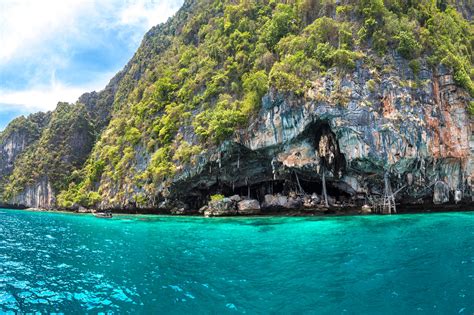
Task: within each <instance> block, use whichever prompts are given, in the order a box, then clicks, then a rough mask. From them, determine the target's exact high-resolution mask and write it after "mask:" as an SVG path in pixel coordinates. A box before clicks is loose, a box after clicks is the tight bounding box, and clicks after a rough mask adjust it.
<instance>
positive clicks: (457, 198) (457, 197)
mask: <svg viewBox="0 0 474 315" xmlns="http://www.w3.org/2000/svg"><path fill="white" fill-rule="evenodd" d="M461 200H462V192H461V191H460V190H456V191H455V192H454V202H455V203H458V202H460V201H461Z"/></svg>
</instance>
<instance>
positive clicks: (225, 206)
mask: <svg viewBox="0 0 474 315" xmlns="http://www.w3.org/2000/svg"><path fill="white" fill-rule="evenodd" d="M235 214H237V203H236V202H235V201H234V200H231V199H230V198H223V199H222V200H214V201H210V202H209V204H208V209H206V210H205V211H204V216H206V217H218V216H227V215H235Z"/></svg>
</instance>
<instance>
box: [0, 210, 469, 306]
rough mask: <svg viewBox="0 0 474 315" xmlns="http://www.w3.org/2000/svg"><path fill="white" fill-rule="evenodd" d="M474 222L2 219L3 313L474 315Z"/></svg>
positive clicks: (9, 215) (435, 217)
mask: <svg viewBox="0 0 474 315" xmlns="http://www.w3.org/2000/svg"><path fill="white" fill-rule="evenodd" d="M473 247H474V213H473V212H464V213H435V214H416V215H393V216H355V217H324V218H321V217H298V218H292V217H259V218H211V219H205V218H198V217H160V216H116V217H114V218H113V219H98V218H94V217H92V216H91V215H73V214H61V213H37V212H27V211H16V210H1V209H0V313H2V312H12V313H13V312H41V313H54V312H56V313H66V314H71V313H74V314H76V313H90V314H97V313H101V312H103V313H120V314H123V313H134V314H168V313H173V314H208V313H211V314H224V313H229V314H232V313H247V314H255V313H258V314H261V313H282V314H288V313H291V314H301V313H313V314H473V313H474V248H473Z"/></svg>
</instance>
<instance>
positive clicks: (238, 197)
mask: <svg viewBox="0 0 474 315" xmlns="http://www.w3.org/2000/svg"><path fill="white" fill-rule="evenodd" d="M229 199H230V200H232V201H235V202H239V201H241V200H242V198H241V197H240V196H239V195H233V196H230V197H229Z"/></svg>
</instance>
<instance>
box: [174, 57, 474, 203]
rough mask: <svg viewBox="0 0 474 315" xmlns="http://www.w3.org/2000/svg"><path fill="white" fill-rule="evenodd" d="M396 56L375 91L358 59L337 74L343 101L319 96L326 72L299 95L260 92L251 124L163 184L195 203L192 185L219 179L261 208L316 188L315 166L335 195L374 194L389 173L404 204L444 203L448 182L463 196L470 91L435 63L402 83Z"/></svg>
mask: <svg viewBox="0 0 474 315" xmlns="http://www.w3.org/2000/svg"><path fill="white" fill-rule="evenodd" d="M394 60H395V61H394V62H396V67H395V68H396V69H397V70H392V72H387V73H385V74H384V75H383V76H382V77H380V78H379V80H380V83H379V84H378V85H377V86H376V89H375V90H373V89H369V88H368V81H369V80H373V78H374V77H373V75H372V74H370V73H369V72H368V71H367V70H366V69H365V68H364V67H363V66H361V67H358V68H357V70H356V71H354V72H353V73H351V74H348V75H347V76H346V77H345V78H343V79H342V81H341V82H339V83H338V84H339V85H340V86H341V90H342V91H345V93H346V94H347V102H346V103H345V104H344V105H343V106H342V105H335V104H333V103H328V102H327V101H325V100H326V99H330V97H331V95H330V94H331V93H333V92H331V91H332V90H331V86H333V85H334V84H335V83H334V81H332V80H331V79H330V75H328V76H327V77H324V78H321V79H320V80H318V81H316V82H314V83H313V89H312V90H311V91H310V92H309V93H308V95H307V98H306V99H299V98H294V97H292V96H289V95H282V94H279V93H273V92H272V93H269V94H267V95H266V96H265V97H264V99H263V109H262V111H261V112H260V115H259V116H258V117H257V118H256V119H255V120H254V122H253V123H252V124H251V127H250V128H249V129H247V130H245V131H244V132H242V133H241V134H239V135H238V136H237V137H236V138H235V139H234V141H231V142H227V143H225V144H224V145H222V146H221V147H220V148H219V149H218V150H216V151H214V153H213V154H212V153H211V154H209V155H207V156H204V157H203V158H202V159H201V163H200V165H198V167H194V168H193V169H184V171H183V172H182V173H181V174H180V176H178V177H176V178H175V181H174V183H173V184H172V186H171V189H170V191H171V192H172V195H173V194H174V195H175V196H176V197H177V198H183V196H184V199H186V197H185V196H186V194H189V195H192V196H194V199H193V200H194V202H195V201H196V200H200V198H205V196H204V195H202V196H201V197H200V196H199V194H200V193H202V192H204V194H205V193H215V191H213V189H215V188H213V187H218V190H219V191H221V192H224V193H225V194H229V195H230V194H232V193H236V192H237V193H241V194H242V195H247V194H249V193H250V195H251V196H252V197H254V198H258V199H259V200H261V201H262V203H263V207H268V208H272V207H281V208H287V209H291V208H296V207H301V206H302V204H308V200H306V201H305V200H302V201H300V200H298V199H292V198H289V197H288V193H289V192H290V191H300V190H303V191H304V192H305V193H307V194H310V195H311V194H313V193H316V194H321V192H322V176H323V173H324V177H325V181H326V184H327V189H328V191H329V195H332V196H334V197H336V199H338V200H340V199H344V198H345V199H347V200H356V199H357V198H358V196H381V195H382V194H383V192H384V180H383V178H384V174H385V173H387V174H388V177H389V182H390V185H391V188H392V191H397V190H399V189H400V192H398V194H397V198H398V199H399V201H400V202H402V203H407V204H409V203H417V202H419V200H420V199H423V198H428V199H430V200H433V201H434V202H435V203H439V202H447V201H449V197H448V199H447V201H446V197H445V196H446V191H448V193H449V192H454V191H456V190H457V191H459V192H460V193H458V195H459V194H460V195H462V198H461V199H462V200H464V201H465V202H468V201H470V200H471V198H472V196H473V191H472V179H473V178H474V177H473V175H474V173H473V170H474V169H473V161H472V154H471V150H473V149H474V145H473V142H472V140H471V125H470V118H469V116H468V113H467V111H466V104H467V102H468V101H469V99H470V98H469V96H468V95H467V93H466V92H465V91H464V90H462V89H460V88H458V87H456V85H454V82H453V77H452V75H451V74H450V73H448V72H446V71H445V70H444V69H443V68H440V69H439V71H438V72H437V73H434V72H431V71H429V70H427V69H423V71H421V74H420V76H421V79H422V80H423V82H425V83H424V84H423V85H422V86H419V87H417V88H413V87H410V86H402V85H401V84H400V82H402V81H403V80H407V79H409V78H410V76H411V75H412V74H410V73H411V72H410V71H411V70H410V69H409V67H408V66H407V64H406V62H404V61H402V60H399V59H396V58H395V59H394ZM323 96H325V97H323ZM320 99H323V101H320ZM439 181H442V182H444V183H445V186H444V188H443V189H445V190H446V191H444V192H443V193H442V194H440V195H439V196H436V197H434V198H433V191H432V189H430V188H429V187H432V186H433V184H434V183H436V182H439ZM216 185H217V186H216ZM272 192H273V193H272ZM435 194H436V193H435ZM443 196H444V197H443ZM196 197H197V198H196ZM329 199H330V203H331V202H332V203H335V202H336V200H335V199H333V198H331V197H330V198H329ZM331 199H332V200H331ZM193 200H188V202H190V203H192V202H193ZM309 204H310V202H309Z"/></svg>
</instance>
